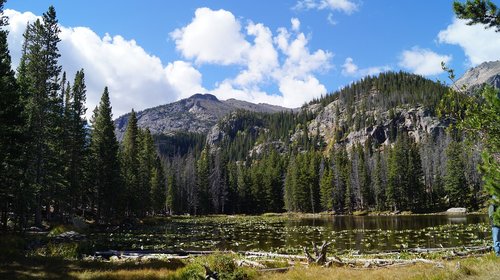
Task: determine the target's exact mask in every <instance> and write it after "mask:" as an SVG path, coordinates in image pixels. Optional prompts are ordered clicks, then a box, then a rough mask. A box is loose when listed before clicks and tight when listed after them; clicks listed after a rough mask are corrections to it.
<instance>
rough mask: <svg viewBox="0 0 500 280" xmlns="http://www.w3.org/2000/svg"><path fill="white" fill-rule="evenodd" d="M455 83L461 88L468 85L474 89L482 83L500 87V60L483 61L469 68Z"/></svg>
mask: <svg viewBox="0 0 500 280" xmlns="http://www.w3.org/2000/svg"><path fill="white" fill-rule="evenodd" d="M455 84H456V85H457V86H458V87H459V88H461V87H462V86H464V85H466V86H467V87H468V88H471V89H474V88H477V87H479V86H481V85H482V84H489V85H491V86H493V87H495V88H500V60H497V61H489V62H483V63H481V64H479V65H478V66H476V67H474V68H471V69H469V70H468V71H467V72H465V74H464V75H463V76H462V77H461V78H460V79H458V80H457V81H456V83H455Z"/></svg>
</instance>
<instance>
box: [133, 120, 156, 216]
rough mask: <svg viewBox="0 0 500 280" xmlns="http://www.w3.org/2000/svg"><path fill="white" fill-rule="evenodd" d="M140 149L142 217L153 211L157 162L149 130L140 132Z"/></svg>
mask: <svg viewBox="0 0 500 280" xmlns="http://www.w3.org/2000/svg"><path fill="white" fill-rule="evenodd" d="M139 135H140V136H141V137H140V141H139V143H138V144H139V145H140V149H139V151H138V157H139V193H137V194H136V195H137V196H139V199H140V204H141V205H140V209H141V212H142V215H145V214H146V212H147V211H149V210H150V209H151V201H152V197H151V189H152V185H151V177H152V176H153V169H154V167H155V162H156V156H157V155H156V149H155V146H154V142H153V137H152V136H151V132H150V131H149V129H147V128H146V129H145V130H139Z"/></svg>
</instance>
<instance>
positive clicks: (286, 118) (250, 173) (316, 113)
mask: <svg viewBox="0 0 500 280" xmlns="http://www.w3.org/2000/svg"><path fill="white" fill-rule="evenodd" d="M447 90H448V88H447V87H446V86H444V85H442V84H440V83H436V82H433V81H430V80H427V79H425V78H423V77H421V76H417V75H412V74H408V73H403V72H399V73H393V72H388V73H383V74H380V75H379V76H376V77H366V78H364V79H362V80H361V81H359V82H356V83H353V84H351V85H349V86H347V87H345V88H344V89H342V90H340V91H339V92H335V93H332V94H330V95H328V96H326V97H323V98H321V99H318V100H314V101H312V102H311V103H310V104H307V105H305V106H304V107H303V108H302V109H301V110H300V112H296V113H294V112H282V113H278V114H258V113H251V112H244V111H241V112H236V113H233V114H231V115H230V116H228V117H226V118H224V119H223V120H222V121H220V122H219V123H218V124H217V125H216V126H214V127H213V128H212V130H211V131H210V133H209V134H208V136H207V140H206V143H205V147H204V149H203V150H202V151H201V152H198V150H199V147H200V143H199V142H198V143H197V147H198V149H193V150H192V151H189V152H188V153H184V154H177V155H175V156H172V154H169V155H168V156H165V157H164V160H165V161H166V162H167V165H168V166H169V167H168V168H167V172H168V174H169V175H168V180H167V181H168V183H167V185H168V190H169V193H168V197H169V198H168V199H167V201H168V202H170V203H169V204H168V209H169V210H170V211H171V212H173V213H193V214H206V213H264V212H281V211H300V212H321V211H334V212H336V213H352V212H353V211H360V210H381V211H382V210H391V211H403V210H409V211H414V212H427V211H441V210H443V209H446V208H447V207H451V206H464V207H468V208H471V209H477V208H478V207H479V206H480V205H481V203H482V202H483V201H484V194H483V193H482V192H481V179H480V176H479V174H478V171H477V170H476V165H477V163H478V161H479V154H478V150H476V149H465V147H464V145H465V144H464V143H463V139H462V136H461V134H460V133H454V130H452V129H448V127H449V126H450V124H451V123H452V120H450V119H440V118H438V116H437V107H438V105H439V103H440V100H441V97H442V96H443V95H444V94H445V93H446V92H447ZM159 146H160V150H163V149H164V148H162V147H163V146H164V145H163V144H162V143H160V145H159Z"/></svg>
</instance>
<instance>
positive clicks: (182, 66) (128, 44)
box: [5, 8, 333, 117]
mask: <svg viewBox="0 0 500 280" xmlns="http://www.w3.org/2000/svg"><path fill="white" fill-rule="evenodd" d="M5 13H6V15H8V16H9V17H10V23H11V24H10V25H9V26H8V29H9V31H10V33H9V37H8V39H9V47H10V50H11V53H12V56H13V61H14V64H15V65H14V66H17V63H18V62H19V57H20V50H21V46H22V41H23V38H22V33H23V32H24V30H25V27H26V22H27V21H28V20H30V21H33V20H35V19H36V16H35V15H34V14H32V13H29V12H26V13H19V12H17V11H13V10H6V11H5ZM170 36H171V37H172V38H173V39H174V42H175V44H176V46H177V49H178V50H179V51H180V53H181V55H182V56H183V57H185V58H186V59H187V61H180V60H178V61H173V62H167V63H164V62H162V61H161V60H160V58H158V57H156V56H154V55H151V54H148V53H147V52H146V51H145V50H144V49H143V48H142V47H141V46H140V45H139V44H138V43H137V42H136V41H134V40H129V39H126V38H123V37H122V36H119V35H117V36H111V35H108V34H106V35H105V36H99V35H97V34H96V33H95V32H94V31H92V30H91V29H89V28H87V27H64V26H61V34H60V38H61V42H60V44H59V50H60V53H61V58H60V65H63V66H64V70H65V71H66V72H67V73H68V77H69V78H70V80H71V79H72V77H73V75H74V73H75V72H76V71H77V70H79V69H81V68H84V70H85V74H86V85H87V104H86V105H87V108H88V110H87V116H88V117H89V116H90V115H91V114H92V111H93V108H94V107H95V106H96V105H97V104H98V102H99V99H100V97H101V94H102V91H103V88H104V87H105V86H108V87H109V90H110V97H111V102H112V106H113V114H114V116H115V117H118V116H120V115H122V114H124V113H127V112H129V111H130V110H131V109H132V108H134V109H135V110H142V109H145V108H148V107H152V106H157V105H160V104H164V103H167V102H172V101H175V100H178V99H181V98H185V97H188V96H191V95H192V94H194V93H197V92H210V93H212V94H214V95H216V96H217V97H219V98H220V99H228V98H237V99H241V100H247V101H251V102H256V103H262V102H263V103H270V104H275V105H282V106H288V107H298V106H301V105H302V104H303V103H304V102H307V101H309V100H311V99H312V98H313V97H319V96H320V95H324V94H326V88H325V86H324V85H322V84H321V83H320V81H319V80H318V78H317V77H316V76H315V74H317V73H322V72H325V71H328V70H329V69H330V67H331V65H330V60H331V58H332V56H333V54H332V53H330V52H328V51H325V50H321V49H318V50H314V51H311V50H309V47H308V44H309V39H308V37H307V36H305V35H304V33H302V32H301V31H300V21H299V20H298V19H296V18H293V19H291V25H290V26H289V27H288V28H280V29H279V30H278V32H277V33H275V34H273V32H272V31H271V30H270V29H269V28H268V27H267V26H265V25H263V24H262V23H253V22H251V21H248V22H247V23H246V24H245V25H244V26H243V27H242V26H241V24H240V22H239V21H238V20H237V19H236V17H235V16H234V15H233V14H232V13H230V12H228V11H224V10H218V11H213V10H210V9H208V8H201V9H198V10H197V11H196V13H195V16H194V17H193V20H192V22H190V23H188V24H187V25H186V26H184V27H182V28H179V29H176V30H175V31H174V32H172V33H171V34H170ZM16 59H17V60H16ZM16 61H17V62H16ZM193 63H194V64H195V65H193ZM204 63H209V64H213V65H214V66H215V67H221V68H229V69H237V70H238V71H239V72H238V73H237V74H236V75H235V76H233V77H227V78H226V79H224V80H222V81H220V82H218V83H217V84H216V85H215V86H214V87H213V88H209V89H205V88H204V87H203V86H202V78H203V77H202V73H200V71H198V70H197V69H196V64H204ZM272 84H275V85H277V87H276V88H277V92H267V91H266V90H265V89H266V88H267V87H268V86H269V85H272Z"/></svg>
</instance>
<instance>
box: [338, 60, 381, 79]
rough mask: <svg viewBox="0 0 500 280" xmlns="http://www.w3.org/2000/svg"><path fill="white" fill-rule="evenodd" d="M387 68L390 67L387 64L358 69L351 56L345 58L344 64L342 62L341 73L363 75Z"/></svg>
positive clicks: (376, 72)
mask: <svg viewBox="0 0 500 280" xmlns="http://www.w3.org/2000/svg"><path fill="white" fill-rule="evenodd" d="M389 70H391V67H389V66H374V67H368V68H361V69H360V68H359V67H358V65H356V64H355V63H354V60H353V59H352V58H351V57H348V58H346V59H345V61H344V64H342V75H344V76H353V77H364V76H368V75H376V74H378V73H381V72H385V71H389Z"/></svg>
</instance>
